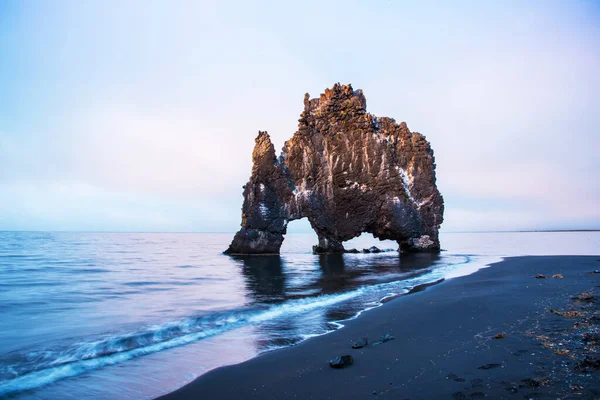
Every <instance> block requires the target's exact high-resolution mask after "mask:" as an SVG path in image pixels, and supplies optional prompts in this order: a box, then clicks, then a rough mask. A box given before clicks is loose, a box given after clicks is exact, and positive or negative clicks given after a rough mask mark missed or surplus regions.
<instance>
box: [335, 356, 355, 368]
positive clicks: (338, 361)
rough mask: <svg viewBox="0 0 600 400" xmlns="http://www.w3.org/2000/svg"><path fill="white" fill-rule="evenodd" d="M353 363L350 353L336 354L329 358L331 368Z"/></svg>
mask: <svg viewBox="0 0 600 400" xmlns="http://www.w3.org/2000/svg"><path fill="white" fill-rule="evenodd" d="M353 363H354V358H352V356H351V355H345V356H338V357H336V358H334V359H332V360H329V366H330V367H331V368H344V367H347V366H348V365H352V364H353Z"/></svg>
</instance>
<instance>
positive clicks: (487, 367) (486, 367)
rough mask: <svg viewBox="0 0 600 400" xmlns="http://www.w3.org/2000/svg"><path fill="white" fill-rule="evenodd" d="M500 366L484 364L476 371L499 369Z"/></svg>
mask: <svg viewBox="0 0 600 400" xmlns="http://www.w3.org/2000/svg"><path fill="white" fill-rule="evenodd" d="M501 366H502V364H485V365H482V366H481V367H479V368H477V369H483V370H486V369H492V368H498V367H501Z"/></svg>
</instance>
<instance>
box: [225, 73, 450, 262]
mask: <svg viewBox="0 0 600 400" xmlns="http://www.w3.org/2000/svg"><path fill="white" fill-rule="evenodd" d="M252 160H253V162H254V166H253V167H252V175H251V176H250V181H249V182H248V183H247V184H246V185H245V186H244V204H243V207H242V224H241V225H242V228H241V229H240V230H239V232H237V233H236V235H235V237H234V239H233V241H232V242H231V245H230V246H229V249H227V251H226V253H231V254H268V253H279V249H280V247H281V244H282V242H283V238H284V235H285V233H286V227H287V224H288V222H289V221H292V220H295V219H300V218H304V217H307V218H308V220H309V221H310V224H311V226H312V227H313V229H314V230H315V232H316V233H317V235H318V238H319V243H318V245H317V246H315V247H314V251H315V252H342V251H344V248H343V246H342V242H343V241H346V240H349V239H352V238H354V237H357V236H359V235H360V234H361V233H363V232H369V233H372V234H373V236H375V237H377V238H379V239H382V240H383V239H391V240H395V241H397V242H398V244H399V246H400V249H401V250H402V251H439V249H440V243H439V236H438V229H439V227H440V224H441V223H442V220H443V210H444V201H443V199H442V196H441V195H440V192H439V191H438V190H437V187H436V185H435V160H434V157H433V150H432V149H431V146H430V145H429V143H428V142H427V140H426V139H425V137H424V136H423V135H421V134H420V133H417V132H411V131H410V130H409V129H408V127H407V126H406V123H404V122H402V123H400V124H398V123H396V121H394V120H393V119H392V118H387V117H375V116H374V115H371V114H369V113H367V111H366V99H365V96H364V95H363V93H362V91H361V90H356V91H355V90H353V89H352V86H350V85H340V84H336V85H334V87H333V88H332V89H326V90H325V93H324V94H321V96H320V97H319V98H316V99H309V95H308V94H306V96H305V98H304V112H303V113H302V115H301V116H300V120H299V124H298V131H297V132H296V133H295V134H294V136H293V137H292V138H291V139H290V140H289V141H287V142H286V143H285V146H284V147H283V149H282V152H281V155H280V156H279V158H277V156H276V154H275V149H274V147H273V144H272V143H271V140H270V138H269V135H268V134H267V132H259V134H258V137H257V138H256V146H255V147H254V152H253V154H252Z"/></svg>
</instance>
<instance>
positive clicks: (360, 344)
mask: <svg viewBox="0 0 600 400" xmlns="http://www.w3.org/2000/svg"><path fill="white" fill-rule="evenodd" d="M368 344H369V339H368V338H367V337H363V338H362V339H361V340H359V341H358V342H354V344H353V345H352V348H353V349H362V348H363V347H366V346H367V345H368Z"/></svg>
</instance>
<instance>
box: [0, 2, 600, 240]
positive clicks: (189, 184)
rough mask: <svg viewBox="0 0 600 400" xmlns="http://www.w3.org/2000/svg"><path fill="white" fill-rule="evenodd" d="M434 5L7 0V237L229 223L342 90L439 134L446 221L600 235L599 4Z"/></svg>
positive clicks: (227, 228) (0, 106) (453, 226)
mask: <svg viewBox="0 0 600 400" xmlns="http://www.w3.org/2000/svg"><path fill="white" fill-rule="evenodd" d="M436 3H442V2H423V1H414V2H409V1H394V0H391V1H377V0H374V1H339V2H325V1H314V2H313V1H302V2H282V1H272V2H256V1H253V2H241V1H240V2H226V1H218V2H201V1H147V0H140V1H100V0H98V1H79V0H72V1H67V0H64V1H43V2H42V1H35V0H22V1H11V0H4V1H2V2H0V230H21V229H23V230H111V231H146V230H148V231H224V232H231V231H235V230H237V228H238V226H239V221H240V207H241V202H242V197H241V186H242V185H243V184H244V183H245V182H246V180H247V179H248V176H249V173H250V168H251V160H250V159H251V152H252V147H253V144H254V137H255V136H256V133H257V131H258V130H259V129H260V130H268V131H269V133H270V134H271V136H272V138H273V140H274V142H275V145H276V148H277V149H278V150H279V149H280V148H281V147H282V146H283V142H284V141H285V140H286V139H287V138H289V137H290V136H291V135H292V134H293V132H294V131H295V129H296V126H297V119H298V115H299V113H300V112H301V111H302V107H303V105H302V101H303V97H304V93H306V92H308V93H310V94H311V95H312V96H317V95H318V94H319V93H321V92H323V90H324V89H325V88H326V87H330V86H331V85H333V83H335V82H342V83H352V84H353V86H354V87H355V88H361V89H363V90H364V92H365V95H366V97H367V104H368V109H369V111H370V112H372V113H374V114H376V115H379V116H390V117H394V118H396V119H397V120H399V121H406V122H407V123H408V126H409V128H411V129H412V130H414V131H419V132H421V133H423V134H425V135H426V136H427V138H428V139H429V140H430V142H431V143H432V146H433V148H434V150H435V153H436V159H437V165H438V168H437V174H438V185H439V188H440V190H441V192H442V194H443V195H444V198H445V200H446V222H445V223H444V225H443V227H442V228H443V229H444V230H446V231H465V230H508V229H564V228H600V207H599V206H598V205H599V204H600V179H599V176H600V157H599V156H598V152H599V150H600V112H599V110H600V100H599V95H598V93H600V74H599V73H598V71H600V5H599V3H598V2H597V1H566V0H565V1H539V2H535V1H532V2H521V1H514V2H510V1H496V2H490V1H488V2H479V1H472V2H460V1H456V2H444V3H445V5H439V4H436ZM524 3H526V4H524Z"/></svg>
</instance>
